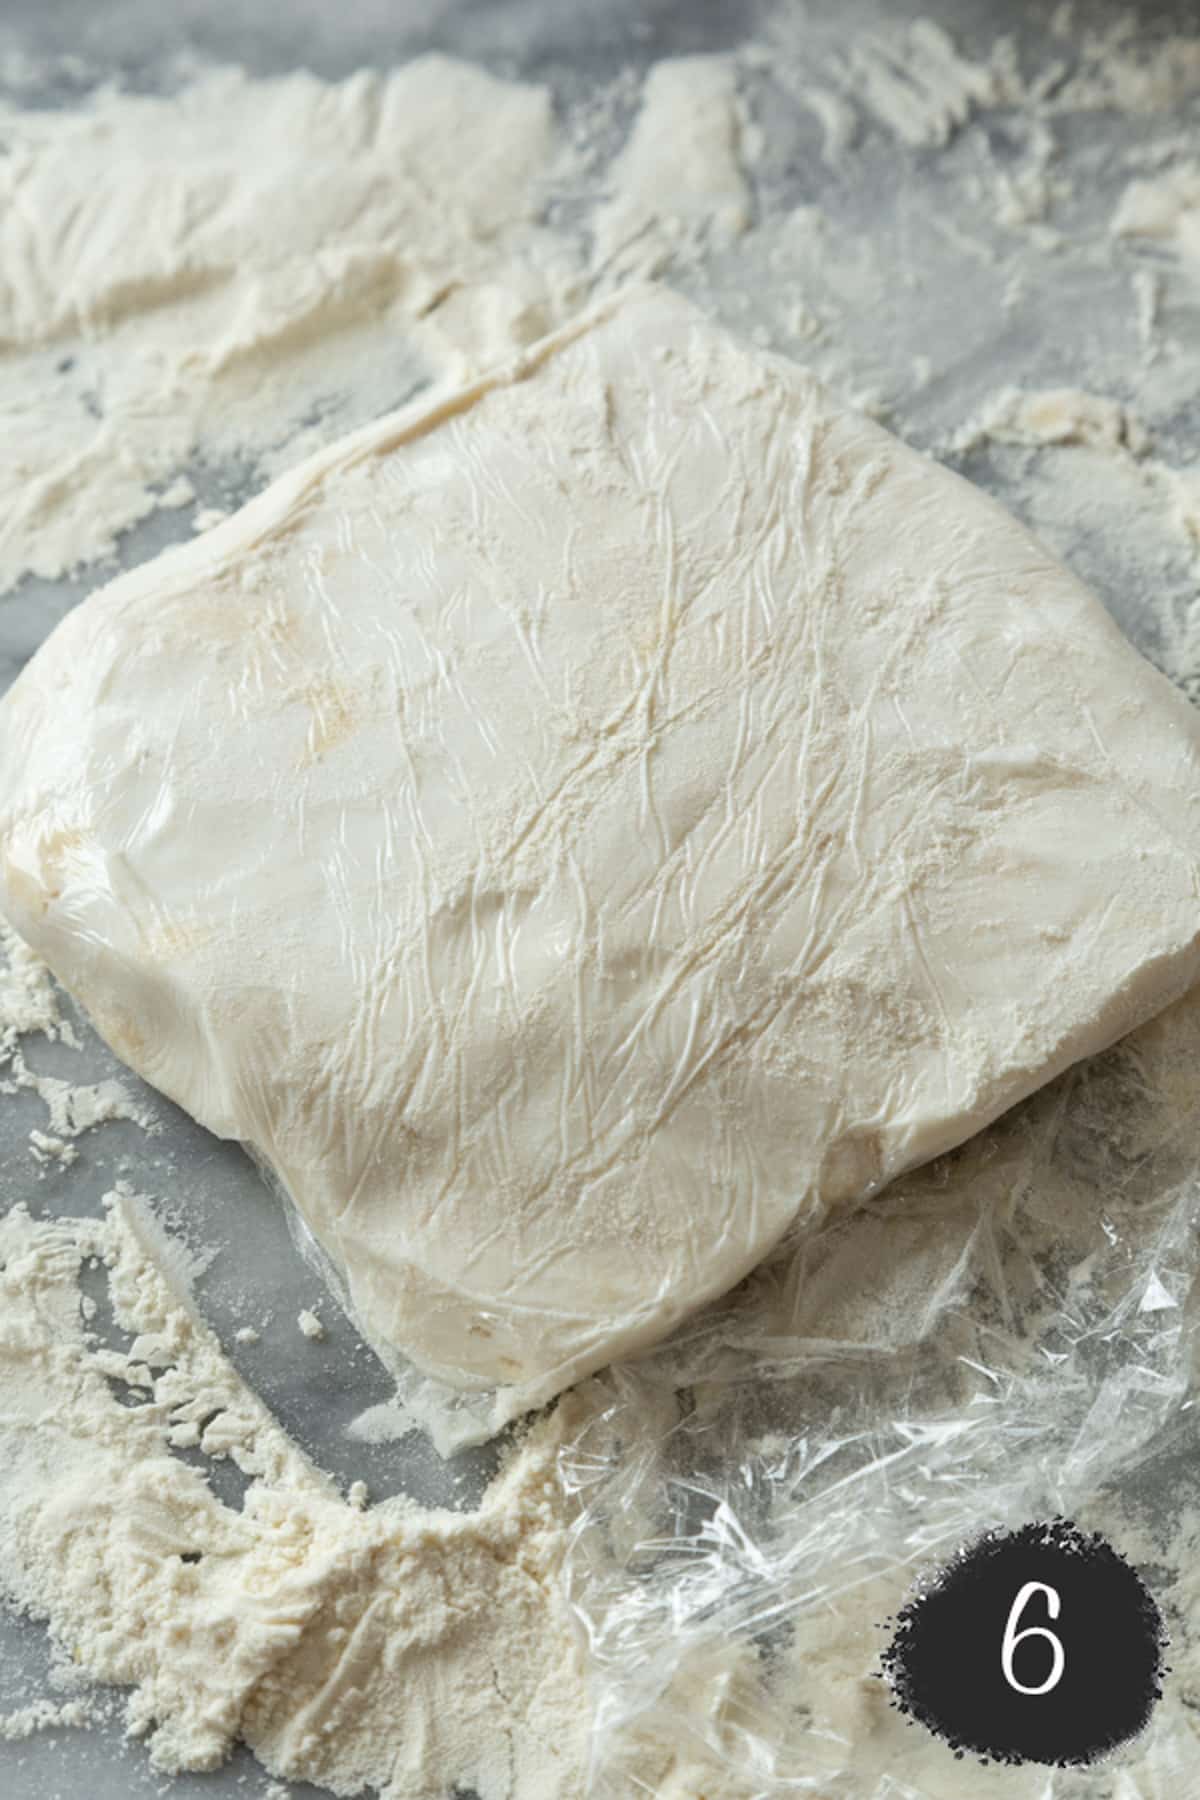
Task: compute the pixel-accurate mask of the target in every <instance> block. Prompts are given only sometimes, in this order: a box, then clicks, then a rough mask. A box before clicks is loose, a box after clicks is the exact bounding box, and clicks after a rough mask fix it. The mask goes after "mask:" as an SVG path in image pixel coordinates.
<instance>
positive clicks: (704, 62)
mask: <svg viewBox="0 0 1200 1800" xmlns="http://www.w3.org/2000/svg"><path fill="white" fill-rule="evenodd" d="M736 82H737V74H736V66H735V64H734V63H733V61H732V60H731V59H730V58H728V57H720V56H687V57H680V58H678V59H675V60H671V61H667V62H661V63H657V64H655V66H654V68H653V69H652V70H651V71H650V74H649V75H648V76H647V78H646V84H645V88H644V90H643V96H642V104H641V110H640V112H639V114H638V117H637V120H636V123H635V124H634V127H633V131H632V133H631V135H630V138H629V142H628V143H627V145H626V146H625V148H624V150H622V152H621V154H620V156H618V157H617V159H616V161H615V162H614V163H613V166H612V169H611V171H610V173H609V176H608V181H607V184H606V185H607V187H608V189H609V198H608V200H607V201H606V202H605V204H604V205H603V206H602V207H601V208H600V210H599V211H598V213H597V215H596V219H595V223H594V227H593V231H594V257H595V261H596V263H597V264H598V265H599V266H600V267H601V268H603V269H604V271H605V272H606V273H607V274H610V275H616V276H626V277H627V276H630V275H637V276H641V277H643V278H645V277H650V276H653V275H657V274H659V273H661V272H662V270H663V269H664V268H666V267H667V266H668V264H669V263H670V262H671V260H672V258H673V257H675V256H686V257H692V258H694V257H695V256H696V255H697V254H698V252H699V250H700V249H701V247H702V246H703V245H705V244H707V243H713V242H715V243H730V242H732V241H733V240H734V239H736V238H737V237H739V236H740V235H741V233H742V232H743V231H745V230H746V228H747V226H748V225H749V223H750V211H751V201H750V190H749V187H748V185H747V182H746V178H745V175H744V174H743V171H742V161H741V156H742V135H743V131H744V128H745V120H744V115H743V111H742V108H741V105H740V102H739V100H738V95H737V85H736Z"/></svg>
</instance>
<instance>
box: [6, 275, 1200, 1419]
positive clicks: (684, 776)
mask: <svg viewBox="0 0 1200 1800" xmlns="http://www.w3.org/2000/svg"><path fill="white" fill-rule="evenodd" d="M1198 743H1200V740H1198V734H1197V726H1196V723H1195V719H1194V715H1193V714H1192V713H1191V711H1190V710H1189V709H1188V708H1187V706H1186V704H1185V703H1184V702H1183V701H1182V700H1181V699H1180V698H1179V697H1178V696H1177V695H1175V694H1174V693H1173V691H1172V690H1171V689H1170V687H1169V686H1168V684H1167V683H1166V682H1165V681H1163V680H1162V678H1161V677H1159V676H1158V675H1156V674H1155V673H1154V672H1153V671H1152V670H1150V669H1149V667H1148V666H1147V665H1145V664H1144V663H1142V661H1141V660H1140V659H1139V658H1138V657H1137V655H1136V654H1135V653H1134V652H1133V651H1132V650H1131V649H1130V648H1129V646H1128V645H1127V644H1126V643H1125V641H1124V640H1123V639H1122V638H1121V636H1120V634H1119V632H1118V631H1117V630H1116V628H1115V627H1114V626H1113V625H1112V624H1111V623H1110V622H1109V621H1108V619H1107V618H1106V616H1105V615H1104V613H1103V612H1102V610H1101V609H1100V607H1099V606H1098V604H1097V603H1095V602H1094V601H1093V600H1092V598H1091V597H1090V596H1089V594H1088V593H1087V591H1086V590H1085V589H1083V588H1082V587H1081V586H1080V585H1079V583H1078V582H1077V581H1075V580H1074V578H1072V577H1071V576H1069V575H1068V574H1067V573H1066V572H1065V571H1064V570H1062V569H1061V568H1060V567H1058V566H1057V565H1056V564H1055V563H1054V562H1053V560H1052V559H1051V558H1050V557H1049V555H1048V554H1047V553H1046V552H1045V551H1044V550H1043V549H1042V548H1041V547H1040V546H1039V545H1038V544H1037V543H1036V542H1035V541H1034V540H1033V539H1031V538H1030V537H1029V536H1028V535H1027V534H1026V533H1025V532H1024V531H1023V530H1022V529H1021V528H1020V527H1018V526H1017V525H1016V524H1015V523H1014V522H1013V521H1012V520H1011V519H1009V518H1008V517H1007V515H1005V514H1004V513H1003V512H1002V511H1000V510H999V509H998V508H997V507H996V506H995V505H994V504H993V503H991V502H990V501H988V500H986V499H985V498H984V497H982V496H981V495H980V494H978V493H977V492H976V491H975V490H973V489H972V488H971V487H969V486H968V485H966V484H965V483H963V482H961V481H960V480H958V478H956V477H954V476H952V475H950V474H948V473H946V472H945V471H941V470H939V469H937V468H936V467H935V466H934V465H932V464H930V463H928V462H927V461H925V460H924V459H923V458H921V457H919V456H917V455H915V454H914V453H912V452H910V451H908V450H906V449H904V448H903V447H902V446H901V445H900V444H899V443H897V442H896V441H895V440H894V439H892V438H891V437H890V436H889V435H888V434H887V433H886V432H884V431H882V430H881V429H880V428H879V427H877V426H875V425H873V424H870V423H869V422H867V421H865V420H863V419H861V418H858V417H857V416H855V415H852V414H848V413H846V412H843V411H841V410H839V409H838V408H836V407H835V406H834V405H833V403H832V402H831V401H830V400H829V398H828V397H827V395H826V394H825V392H824V390H823V389H822V388H821V387H820V385H819V384H818V383H817V382H816V381H814V380H813V379H812V378H811V377H810V376H808V375H807V374H805V373H804V372H803V371H801V370H799V369H796V368H794V367H793V366H791V365H789V364H786V363H783V362H781V361H778V360H776V359H772V358H769V357H765V356H763V355H760V354H758V353H751V352H747V351H744V350H742V349H740V348H738V347H737V346H736V345H735V344H734V343H733V342H732V341H731V340H729V339H728V338H726V337H725V336H724V335H723V334H721V333H719V332H717V331H716V330H715V329H713V328H711V327H709V326H708V325H706V324H705V323H704V322H703V320H702V319H701V318H700V316H699V315H698V314H697V313H695V312H694V311H692V310H691V309H690V308H689V307H687V306H686V305H685V304H684V303H683V302H681V301H678V300H676V299H673V298H670V297H668V296H666V295H659V294H655V293H653V292H647V293H642V294H639V295H636V296H634V297H632V298H626V299H624V300H622V301H620V302H614V303H610V304H609V305H608V306H607V307H602V308H601V309H599V310H598V311H596V312H595V313H593V314H592V315H590V316H589V318H587V319H586V320H584V321H582V322H580V323H579V324H577V325H576V326H574V327H572V328H571V329H569V330H568V331H566V332H564V333H562V334H560V335H559V336H558V337H557V338H553V339H549V340H546V341H545V342H544V343H543V344H542V345H540V346H538V347H536V348H535V349H534V350H533V351H532V352H530V353H529V354H528V355H527V356H526V357H525V358H524V359H523V360H522V361H520V362H519V363H517V364H514V365H512V366H511V367H510V368H508V369H506V370H504V371H501V372H499V373H497V374H496V375H495V376H493V377H492V378H489V379H487V380H485V381H482V382H480V383H478V384H477V385H476V386H475V387H473V388H470V389H468V390H465V391H464V392H463V393H462V394H461V395H460V396H458V397H457V398H455V399H453V400H451V401H449V402H446V401H443V402H441V403H440V404H437V405H435V406H433V407H427V408H424V409H423V408H421V407H419V406H418V407H415V408H410V409H408V410H407V411H405V412H403V413H400V414H396V415H392V416H391V417H389V418H387V419H385V420H383V421H381V422H380V423H379V424H377V425H374V426H371V427H369V428H367V429H366V430H364V431H362V432H360V433H358V434H356V435H355V436H354V437H353V438H350V439H346V440H344V441H343V442H342V443H340V444H337V445H335V446H334V447H333V448H332V449H330V450H329V451H327V452H323V453H322V454H321V455H320V456H318V457H316V458H314V459H312V461H310V462H309V463H308V464H306V465H304V466H302V467H301V468H300V469H299V470H297V471H295V472H293V473H292V474H291V475H289V476H288V477H286V478H284V479H283V480H282V481H280V482H278V483H277V484H276V485H275V486H274V487H273V488H272V489H270V490H268V492H267V493H266V494H265V495H263V496H262V497H261V498H260V499H259V500H257V501H255V502H253V503H252V504H251V505H250V506H248V507H246V508H245V509H244V510H243V511H242V512H241V513H240V514H238V515H237V516H236V517H235V518H234V519H232V520H231V521H229V522H228V523H227V524H226V525H224V526H221V527H219V528H218V529H216V530H214V531H212V532H210V533H208V534H207V535H206V536H205V537H204V539H202V540H201V541H199V542H197V543H195V544H193V545H189V546H187V547H186V548H184V549H183V550H179V551H175V552H171V553H168V554H167V555H166V556H163V557H161V558H159V559H158V560H157V562H155V563H153V564H150V565H148V566H147V567H145V568H143V569H141V570H139V571H137V572H135V573H134V574H132V575H130V576H127V577H124V578H122V579H120V580H119V581H117V582H114V583H113V584H111V585H110V586H109V587H108V588H106V589H104V590H102V591H101V592H100V593H99V594H97V595H95V596H94V597H93V598H92V599H91V600H89V601H88V602H87V603H86V604H85V605H84V606H82V607H81V608H79V609H78V611H77V612H76V613H74V614H73V615H72V616H71V617H70V618H68V619H67V620H66V621H65V622H64V623H63V625H62V626H60V627H59V629H58V630H57V631H56V632H55V633H54V634H53V635H52V636H51V638H50V639H49V640H48V642H47V644H46V646H45V647H44V648H43V649H42V650H41V651H40V652H39V653H38V655H37V656H36V657H35V659H34V660H33V662H32V663H31V665H30V666H29V668H28V670H27V671H26V672H25V673H24V674H23V675H22V677H21V678H20V679H19V680H18V682H17V683H16V685H15V686H14V688H13V689H12V691H11V693H10V695H9V697H8V698H7V699H6V701H5V702H4V705H3V708H2V709H0V809H2V810H0V862H2V876H3V906H4V909H5V911H6V913H7V914H8V915H9V916H10V918H11V919H12V921H13V923H14V924H15V925H16V927H17V928H18V930H19V931H21V932H22V934H23V935H25V936H26V937H27V938H28V939H29V941H30V942H32V943H33V944H34V945H35V946H36V948H37V949H38V950H39V951H40V952H41V953H42V954H44V955H45V957H46V958H47V960H48V961H49V963H50V964H51V966H52V968H53V969H54V970H55V972H56V973H57V974H58V975H59V976H60V978H61V979H62V980H63V981H64V982H65V984H66V985H67V986H68V987H69V988H70V989H71V990H72V991H73V992H74V993H75V994H76V995H77V996H78V997H79V998H80V999H81V1000H82V1002H83V1003H84V1005H85V1006H86V1007H87V1008H88V1010H89V1012H90V1013H91V1015H92V1017H93V1019H94V1020H95V1022H96V1023H97V1025H98V1027H99V1029H100V1030H101V1032H102V1033H103V1035H104V1036H105V1037H106V1038H107V1039H108V1041H109V1042H110V1043H111V1044H112V1045H113V1046H114V1048H116V1049H117V1050H118V1052H119V1053H120V1054H121V1055H122V1056H124V1057H125V1058H126V1059H127V1060H128V1061H129V1062H130V1063H131V1064H132V1065H133V1066H134V1067H135V1068H137V1069H138V1070H139V1072H141V1073H143V1074H144V1075H146V1076H147V1077H148V1078H149V1079H150V1080H152V1081H153V1082H155V1083H156V1084H157V1085H158V1086H159V1087H160V1088H162V1089H163V1090H164V1091H165V1092H167V1093H168V1094H170V1095H172V1096H173V1097H174V1098H175V1099H177V1100H179V1101H180V1102H181V1103H182V1104H183V1105H184V1106H186V1107H187V1108H188V1110H189V1111H191V1112H192V1113H193V1114H194V1115H195V1116H196V1117H197V1118H198V1119H200V1120H201V1121H202V1122H203V1123H205V1124H206V1125H208V1126H209V1127H210V1128H211V1129H212V1130H214V1131H216V1132H218V1133H220V1134H222V1135H225V1136H232V1137H237V1138H240V1139H242V1140H244V1141H246V1142H247V1144H248V1145H249V1146H250V1147H251V1149H252V1151H253V1152H254V1154H255V1155H256V1156H257V1157H258V1158H259V1159H260V1160H261V1161H262V1162H264V1163H265V1164H266V1165H267V1166H268V1167H269V1168H270V1169H272V1170H273V1171H274V1172H275V1173H276V1175H277V1176H278V1177H279V1179H280V1181H281V1183H282V1185H283V1186H284V1188H285V1190H286V1191H287V1193H288V1194H289V1195H290V1196H291V1198H292V1200H293V1201H294V1202H295V1204H296V1206H297V1207H298V1209H299V1211H300V1213H301V1214H302V1216H303V1218H304V1220H305V1221H306V1223H307V1225H308V1226H309V1227H310V1228H311V1230H312V1232H313V1233H314V1234H315V1236H316V1238H317V1239H318V1241H319V1242H320V1244H321V1245H322V1246H323V1248H324V1251H325V1252H326V1253H327V1255H328V1256H329V1258H330V1259H331V1262H332V1264H333V1266H334V1269H335V1271H336V1272H337V1274H338V1276H339V1277H340V1278H341V1280H342V1281H343V1282H344V1285H345V1288H346V1290H347V1292H348V1298H349V1301H350V1303H351V1305H352V1308H353V1310H354V1312H355V1314H356V1315H357V1317H358V1318H359V1319H360V1321H361V1322H362V1324H363V1326H364V1328H365V1330H366V1332H367V1334H368V1335H369V1336H370V1338H371V1339H372V1341H374V1342H375V1343H376V1344H377V1345H378V1346H379V1347H380V1348H381V1349H382V1350H384V1352H385V1353H386V1352H389V1351H392V1350H399V1351H400V1352H402V1353H403V1354H404V1355H405V1356H407V1357H409V1358H411V1359H412V1360H413V1361H414V1362H415V1363H417V1365H418V1366H419V1367H421V1368H423V1369H425V1370H428V1371H430V1372H432V1373H434V1374H436V1375H438V1376H440V1377H443V1378H445V1379H446V1380H448V1381H450V1382H451V1383H453V1384H457V1385H459V1386H466V1387H480V1388H487V1387H492V1386H496V1385H500V1386H505V1387H508V1388H510V1389H511V1390H514V1391H515V1392H516V1393H517V1394H518V1395H519V1396H520V1399H521V1400H522V1402H524V1403H529V1402H532V1401H534V1400H537V1399H539V1398H543V1397H545V1396H546V1395H547V1394H549V1393H551V1392H553V1391H554V1390H555V1389H556V1388H558V1387H561V1386H563V1385H565V1384H566V1383H567V1382H568V1381H570V1380H572V1379H573V1378H575V1377H576V1376H578V1375H579V1374H581V1373H582V1372H584V1371H586V1370H588V1369H591V1368H594V1367H596V1366H598V1365H599V1364H601V1363H602V1362H605V1361H607V1360H609V1359H610V1358H612V1357H613V1356H615V1355H618V1354H627V1353H629V1352H631V1351H635V1350H637V1349H639V1348H640V1347H642V1346H644V1345H646V1344H648V1343H650V1342H652V1341H654V1340H655V1339H656V1338H658V1337H660V1336H662V1335H663V1333H665V1332H666V1331H667V1330H668V1329H669V1328H670V1327H671V1325H672V1324H673V1323H674V1322H676V1321H677V1320H678V1319H679V1318H680V1317H681V1316H683V1315H685V1314H686V1313H687V1312H689V1311H690V1310H692V1309H693V1308H695V1307H696V1306H697V1305H699V1304H700V1303H702V1302H703V1301H705V1300H707V1299H709V1298H711V1297H712V1296H714V1295H716V1294H718V1293H720V1292H722V1291H723V1290H725V1289H727V1288H728V1287H730V1286H731V1285H732V1284H733V1283H735V1282H736V1281H737V1280H738V1279H739V1278H740V1277H741V1276H743V1275H744V1274H745V1273H746V1272H747V1271H748V1270H749V1269H750V1268H752V1267H753V1266H754V1265H755V1263H757V1262H758V1261H759V1260H760V1259H761V1258H762V1256H763V1255H764V1254H765V1253H766V1252H767V1251H769V1250H770V1249H771V1248H772V1246H773V1245H775V1244H776V1243H777V1242H778V1241H779V1240H780V1239H781V1238H782V1237H783V1236H784V1235H785V1233H787V1232H788V1230H789V1228H793V1227H795V1226H797V1225H798V1224H803V1223H805V1222H811V1221H813V1220H814V1219H815V1218H816V1217H817V1216H818V1215H819V1214H820V1212H821V1211H822V1210H823V1208H824V1207H826V1206H827V1205H828V1204H829V1203H831V1202H833V1201H837V1200H841V1199H846V1198H849V1197H851V1196H855V1195H861V1194H863V1193H865V1192H869V1191H872V1190H873V1189H874V1188H875V1187H877V1186H878V1185H880V1184H881V1183H883V1182H884V1181H886V1180H887V1179H889V1178H890V1177H891V1176H892V1175H894V1174H896V1173H898V1172H899V1171H900V1170H902V1169H904V1168H906V1167H909V1166H911V1165H913V1164H915V1163H918V1162H921V1161H923V1160H925V1159H927V1158H929V1157H932V1156H934V1155H936V1154H937V1153H939V1152H941V1151H943V1150H946V1149H947V1148H949V1147H951V1146H952V1145H954V1144H957V1143H959V1142H960V1141H962V1140H963V1139H964V1138H965V1137H967V1136H968V1135H969V1134H970V1133H972V1132H973V1131H975V1130H977V1129H978V1128H979V1127H980V1126H982V1125H984V1124H986V1123H987V1122H988V1121H989V1120H990V1119H992V1118H994V1117H995V1116H996V1115H997V1114H998V1113H999V1112H1000V1111H1001V1110H1002V1109H1004V1108H1005V1107H1007V1106H1009V1105H1010V1104H1011V1103H1012V1102H1013V1101H1015V1100H1017V1099H1018V1098H1020V1097H1021V1096H1022V1095H1024V1094H1026V1093H1028V1092H1030V1091H1031V1090H1032V1089H1033V1088H1035V1087H1036V1086H1038V1085H1039V1084H1040V1083H1042V1082H1043V1081H1045V1080H1047V1079H1048V1078H1049V1077H1050V1076H1052V1075H1053V1074H1055V1073H1057V1072H1058V1071H1059V1070H1061V1069H1062V1068H1064V1067H1065V1066H1066V1065H1067V1064H1069V1063H1071V1062H1072V1061H1074V1060H1076V1059H1077V1058H1079V1057H1081V1056H1084V1055H1087V1054H1089V1053H1091V1052H1093V1051H1095V1050H1098V1049H1100V1048H1102V1047H1103V1046H1104V1045H1106V1044H1107V1043H1109V1042H1111V1041H1112V1040H1113V1039H1114V1038H1116V1037H1117V1036H1118V1035H1120V1034H1121V1033H1123V1032H1125V1031H1127V1030H1129V1029H1130V1028H1131V1027H1133V1026H1134V1025H1136V1024H1137V1023H1139V1022H1140V1021H1141V1020H1142V1019H1143V1018H1145V1017H1146V1016H1147V1015H1148V1014H1149V1013H1151V1012H1152V1011H1154V1010H1156V1009H1157V1008H1159V1007H1161V1006H1162V1005H1164V1004H1165V1003H1166V1002H1167V1001H1168V1000H1170V999H1171V998H1173V997H1174V996H1175V995H1176V994H1177V993H1179V992H1180V991H1181V990H1182V989H1183V987H1184V986H1185V985H1186V984H1187V983H1188V982H1189V980H1191V979H1192V977H1193V976H1194V974H1195V971H1196V963H1197V953H1196V938H1197V925H1198V923H1200V909H1198V906H1197V893H1198V889H1197V875H1198V866H1197V859H1198V854H1200V798H1198V797H1197V796H1198V795H1200V782H1198V780H1197V777H1198V775H1200V755H1198Z"/></svg>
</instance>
